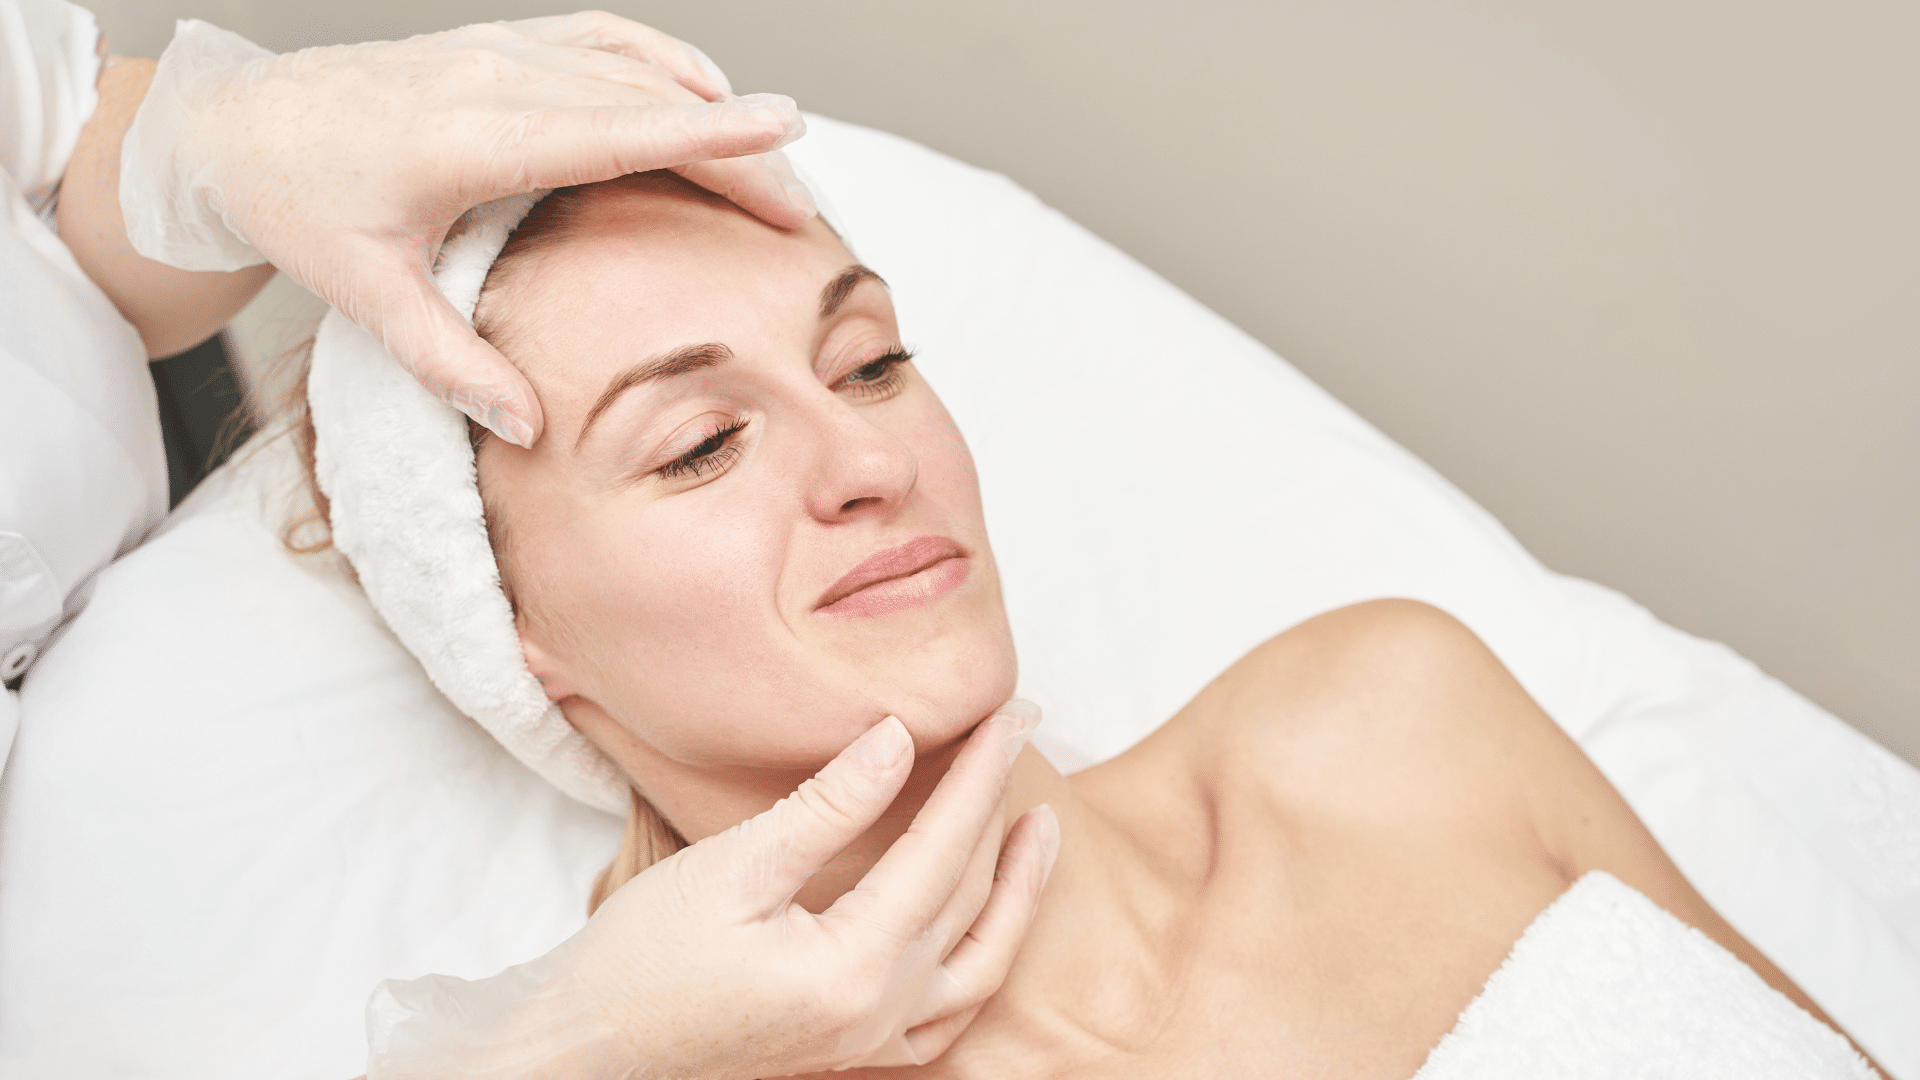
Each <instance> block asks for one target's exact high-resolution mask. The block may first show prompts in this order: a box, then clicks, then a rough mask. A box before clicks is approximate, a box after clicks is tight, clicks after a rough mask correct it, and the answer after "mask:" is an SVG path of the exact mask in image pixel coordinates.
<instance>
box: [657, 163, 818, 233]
mask: <svg viewBox="0 0 1920 1080" xmlns="http://www.w3.org/2000/svg"><path fill="white" fill-rule="evenodd" d="M673 171H674V172H677V173H679V174H680V175H681V176H684V177H686V178H687V179H688V180H691V181H693V182H694V183H696V184H699V185H700V186H701V187H703V188H706V189H707V190H708V191H711V192H713V193H714V194H715V195H721V196H724V197H725V198H727V199H728V200H729V201H731V202H732V203H733V204H734V205H736V206H738V207H739V208H740V209H742V210H745V211H746V212H747V213H749V214H752V215H753V216H754V217H757V218H759V219H760V220H762V221H764V222H766V223H767V224H769V225H776V226H778V227H780V228H782V229H792V228H797V227H799V226H800V224H801V223H802V222H805V221H806V220H807V219H808V218H811V217H813V215H814V214H816V213H818V212H819V208H818V207H817V206H816V205H815V204H814V201H813V192H811V191H808V190H807V185H806V184H804V183H802V182H801V181H800V177H799V176H798V175H797V174H795V173H794V171H793V165H792V164H791V163H790V162H788V161H787V156H786V155H785V154H782V153H781V152H779V151H778V150H775V151H774V152H772V153H770V154H754V155H751V156H749V157H739V158H727V159H724V160H721V161H696V162H694V163H693V164H691V165H682V166H680V167H679V168H677V169H675V170H673Z"/></svg>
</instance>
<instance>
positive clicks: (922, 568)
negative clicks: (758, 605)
mask: <svg viewBox="0 0 1920 1080" xmlns="http://www.w3.org/2000/svg"><path fill="white" fill-rule="evenodd" d="M967 571H968V560H967V553H966V551H965V550H964V549H963V548H961V546H960V545H959V544H957V543H955V542H954V541H952V540H949V539H948V538H946V537H944V536H916V537H914V538H913V539H912V540H909V541H907V542H906V543H904V544H901V545H899V546H897V547H890V548H887V549H885V550H884V551H878V552H875V553H874V554H872V555H870V556H868V557H867V559H866V560H865V561H863V562H861V563H860V565H858V566H856V567H854V568H853V569H851V570H849V571H847V572H846V574H845V575H843V576H842V577H841V578H840V580H838V581H836V582H834V583H833V584H832V585H829V586H828V587H827V591H826V592H823V593H821V594H820V600H819V602H818V603H816V604H815V605H814V611H815V612H816V613H818V614H822V615H881V614H885V613H886V612H889V611H898V610H900V609H902V608H909V607H918V606H919V605H921V604H925V603H929V602H931V601H933V600H935V599H937V598H938V597H940V596H943V595H945V594H946V593H948V592H951V591H952V590H953V589H954V588H956V587H958V586H959V584H960V583H961V582H962V581H965V580H966V578H967Z"/></svg>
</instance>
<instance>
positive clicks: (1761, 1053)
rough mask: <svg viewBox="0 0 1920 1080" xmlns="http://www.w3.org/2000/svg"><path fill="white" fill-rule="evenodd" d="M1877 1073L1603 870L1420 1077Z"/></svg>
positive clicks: (1803, 1078)
mask: <svg viewBox="0 0 1920 1080" xmlns="http://www.w3.org/2000/svg"><path fill="white" fill-rule="evenodd" d="M1877 1075H1878V1074H1876V1073H1875V1072H1874V1071H1873V1069H1872V1067H1871V1066H1869V1065H1868V1064H1867V1062H1866V1059H1865V1058H1863V1057H1861V1056H1860V1055H1859V1054H1858V1053H1856V1052H1855V1051H1854V1049H1853V1047H1852V1046H1850V1045H1848V1043H1847V1041H1846V1040H1845V1039H1843V1038H1841V1037H1840V1035H1839V1033H1838V1032H1836V1031H1834V1030H1833V1029H1832V1028H1830V1027H1827V1026H1826V1025H1825V1024H1822V1023H1820V1022H1819V1021H1818V1020H1815V1019H1814V1018H1813V1017H1812V1015H1810V1014H1809V1013H1807V1012H1806V1011H1805V1010H1803V1009H1801V1008H1800V1007H1799V1006H1797V1005H1795V1004H1794V1003H1793V1002H1792V1001H1791V1000H1789V999H1788V998H1787V996H1786V995H1785V994H1782V993H1780V992H1779V991H1778V990H1775V989H1773V988H1772V987H1770V986H1768V985H1767V984H1766V982H1765V981H1764V980H1762V979H1761V978H1760V976H1759V975H1757V974H1755V973H1754V971H1753V969H1752V968H1749V967H1747V966H1746V965H1745V964H1743V963H1741V962H1740V960H1739V959H1738V958H1737V957H1735V956H1734V955H1733V954H1732V953H1730V952H1728V951H1727V950H1726V949H1724V948H1721V947H1720V945H1719V944H1718V943H1716V942H1715V941H1713V940H1712V939H1711V938H1709V937H1707V936H1706V935H1705V934H1703V933H1701V932H1700V931H1698V930H1696V929H1694V928H1693V927H1690V926H1688V925H1687V924H1685V923H1683V922H1681V921H1680V920H1679V919H1676V918H1674V917H1673V916H1672V915H1670V914H1668V913H1667V912H1666V911H1664V910H1662V909H1661V908H1660V907H1659V906H1658V905H1656V904H1654V903H1653V901H1651V900H1648V899H1647V898H1646V897H1645V896H1642V895H1641V894H1640V893H1639V892H1637V891H1635V890H1634V889H1633V888H1631V887H1629V886H1628V885H1626V884H1624V883H1622V882H1621V881H1620V879H1619V878H1616V877H1614V876H1613V875H1611V874H1608V873H1604V872H1602V871H1597V870H1596V871H1593V872H1591V873H1589V874H1587V875H1586V876H1584V877H1582V878H1581V879H1580V880H1579V881H1576V882H1574V884H1573V887H1572V888H1570V889H1568V890H1567V891H1566V893H1565V894H1563V895H1562V896H1561V897H1560V899H1558V900H1556V901H1554V902H1553V904H1552V905H1551V906H1549V907H1548V908H1547V910H1545V911H1543V912H1541V913H1540V915H1539V917H1538V918H1536V919H1534V920H1533V925H1531V926H1529V927H1528V928H1527V932H1526V933H1525V934H1523V935H1521V937H1520V940H1519V942H1517V943H1516V944H1515V945H1514V947H1513V951H1512V952H1511V953H1510V954H1508V956H1507V959H1506V962H1505V963H1503V964H1501V965H1500V970H1498V971H1496V972H1494V973H1493V976H1492V977H1491V978H1489V979H1488V980H1487V985H1486V987H1485V988H1484V989H1482V990H1481V991H1480V996H1479V997H1477V998H1475V999H1474V1000H1473V1002H1472V1004H1470V1005H1468V1006H1467V1008H1466V1011H1464V1012H1462V1013H1461V1014H1460V1021H1459V1023H1457V1024H1456V1025H1454V1028H1453V1030H1452V1031H1451V1032H1448V1033H1447V1036H1446V1037H1445V1038H1443V1039H1441V1040H1440V1044H1439V1045H1438V1046H1436V1047H1434V1049H1433V1052H1432V1053H1431V1054H1429V1055H1428V1057H1427V1062H1426V1064H1425V1065H1423V1066H1421V1069H1420V1071H1419V1073H1418V1074H1416V1075H1415V1078H1414V1080H1456V1078H1460V1080H1465V1078H1472V1080H1504V1078H1508V1077H1512V1078H1514V1080H1521V1078H1525V1080H1576V1078H1580V1080H1584V1078H1589V1077H1591V1078H1593V1080H1621V1078H1627V1077H1631V1078H1634V1080H1642V1078H1652V1077H1673V1078H1676V1080H1679V1078H1686V1080H1702V1078H1711V1077H1728V1078H1734V1077H1738V1078H1740V1080H1770V1078H1773V1077H1779V1078H1782V1080H1785V1078H1788V1077H1792V1078H1794V1080H1810V1078H1819V1077H1847V1078H1859V1080H1872V1078H1874V1077H1876V1076H1877Z"/></svg>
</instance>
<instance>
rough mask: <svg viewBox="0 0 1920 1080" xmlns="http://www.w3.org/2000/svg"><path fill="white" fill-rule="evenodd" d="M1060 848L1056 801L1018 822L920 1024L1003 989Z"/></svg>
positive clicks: (918, 1018)
mask: <svg viewBox="0 0 1920 1080" xmlns="http://www.w3.org/2000/svg"><path fill="white" fill-rule="evenodd" d="M1059 853H1060V819H1059V817H1058V816H1057V815H1055V814H1054V812H1053V807H1051V806H1045V805H1041V806H1036V807H1034V808H1033V809H1031V810H1029V811H1027V812H1026V813H1025V814H1022V815H1021V816H1020V820H1019V821H1017V822H1015V823H1014V826H1013V830H1012V831H1011V832H1009V833H1008V834H1007V842H1006V844H1005V845H1004V847H1003V848H1002V850H1001V855H1000V864H999V867H998V869H997V870H996V872H995V873H994V880H993V895H992V896H990V897H988V899H987V903H986V906H985V907H984V908H982V909H981V911H980V917H979V918H977V919H975V920H974V922H973V925H972V926H971V927H970V928H969V929H968V930H967V933H966V936H965V937H963V938H961V939H960V943H959V944H958V945H955V946H954V947H953V951H952V952H950V953H948V954H947V959H946V962H945V963H943V964H941V965H940V967H941V971H942V972H943V974H944V975H945V977H944V978H941V979H937V980H935V984H934V986H933V987H931V988H930V990H931V995H930V996H929V998H928V999H927V1001H926V1003H925V1007H924V1011H922V1012H921V1013H920V1014H919V1015H918V1016H916V1017H915V1022H916V1023H917V1024H921V1025H927V1024H933V1023H935V1022H936V1021H938V1020H940V1019H942V1018H943V1017H947V1016H951V1015H953V1014H955V1013H959V1012H963V1011H965V1010H968V1009H972V1008H975V1007H977V1006H978V1005H980V1003H981V1002H984V1001H986V1000H987V999H988V998H990V997H992V996H993V995H994V994H995V993H996V992H997V991H998V990H999V989H1000V984H1001V983H1002V982H1004V981H1005V980H1006V977H1007V972H1008V971H1010V970H1011V969H1012V968H1013V959H1014V957H1015V956H1016V955H1018V953H1019V952H1020V946H1021V944H1022V943H1024V942H1025V941H1026V939H1027V929H1028V927H1030V926H1032V925H1033V916H1034V913H1035V912H1037V911H1038V910H1039V909H1040V894H1041V890H1042V889H1043V888H1045V886H1046V883H1047V875H1048V874H1050V873H1052V871H1053V862H1054V858H1055V857H1056V856H1057V855H1058V854H1059ZM908 1036H909V1038H911V1037H912V1032H911V1031H910V1032H908ZM942 1049H944V1047H942Z"/></svg>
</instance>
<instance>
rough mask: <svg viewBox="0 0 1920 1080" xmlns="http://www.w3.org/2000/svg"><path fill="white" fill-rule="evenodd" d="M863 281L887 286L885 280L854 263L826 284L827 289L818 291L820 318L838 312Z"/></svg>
mask: <svg viewBox="0 0 1920 1080" xmlns="http://www.w3.org/2000/svg"><path fill="white" fill-rule="evenodd" d="M863 281H878V282H879V283H880V284H881V286H882V287H883V288H884V287H885V286H886V284H887V282H886V279H884V278H882V277H881V276H880V275H879V274H876V273H874V272H873V271H872V270H869V269H867V268H866V267H864V266H861V265H860V264H859V263H854V264H853V265H852V266H849V267H847V268H846V269H845V270H842V271H840V273H839V276H837V277H835V278H834V279H833V280H832V281H829V282H827V287H826V288H824V289H821V290H820V317H821V318H823V319H825V318H830V317H831V316H832V315H833V313H834V312H836V311H839V310H840V305H841V304H844V303H846V302H847V297H849V296H852V295H853V290H854V289H856V288H858V287H859V285H860V283H861V282H863Z"/></svg>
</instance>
